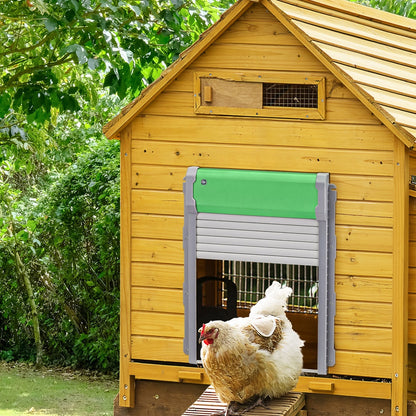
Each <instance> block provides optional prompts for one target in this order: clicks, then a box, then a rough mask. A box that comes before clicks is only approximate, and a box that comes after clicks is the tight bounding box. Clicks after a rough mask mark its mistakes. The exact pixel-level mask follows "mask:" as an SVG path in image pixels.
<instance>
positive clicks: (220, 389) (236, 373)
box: [200, 282, 303, 414]
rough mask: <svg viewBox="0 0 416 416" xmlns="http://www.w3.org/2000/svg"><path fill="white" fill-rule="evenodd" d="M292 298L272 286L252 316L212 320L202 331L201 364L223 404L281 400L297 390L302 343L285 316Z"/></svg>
mask: <svg viewBox="0 0 416 416" xmlns="http://www.w3.org/2000/svg"><path fill="white" fill-rule="evenodd" d="M291 293H292V289H291V288H288V287H284V288H282V287H281V285H280V283H278V282H273V284H272V285H271V286H270V287H269V288H268V289H267V290H266V293H265V297H264V298H263V299H261V300H260V301H259V302H258V303H257V304H256V305H254V306H253V307H252V308H251V310H250V315H249V317H247V318H234V319H231V320H229V321H225V322H224V321H211V322H208V323H207V324H205V325H204V326H203V327H202V328H201V329H200V333H201V335H200V341H201V342H202V341H203V343H202V347H201V359H202V364H203V366H204V368H205V370H206V372H207V374H208V376H209V378H210V380H211V384H212V385H213V387H214V389H215V391H216V393H217V395H218V397H219V399H220V400H221V401H222V402H224V403H228V404H231V403H235V402H236V403H248V402H250V401H252V400H255V399H257V398H260V399H265V398H276V397H280V396H282V395H284V394H286V393H287V392H289V391H290V390H291V389H293V388H294V387H295V385H296V383H297V380H298V378H299V375H300V373H301V370H302V361H303V360H302V352H301V348H302V346H303V341H302V340H301V339H300V338H299V336H298V334H297V333H296V332H295V331H294V330H293V328H292V324H291V323H290V321H289V320H288V319H287V317H286V314H285V311H286V309H287V308H286V302H287V298H288V297H289V296H290V295H291ZM227 414H228V413H227Z"/></svg>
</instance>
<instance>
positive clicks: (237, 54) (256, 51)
mask: <svg viewBox="0 0 416 416" xmlns="http://www.w3.org/2000/svg"><path fill="white" fill-rule="evenodd" d="M196 67H207V68H224V69H227V68H239V69H256V70H263V69H264V70H275V71H292V70H293V68H294V67H295V68H296V69H297V70H298V71H303V70H304V71H325V67H324V66H323V65H322V64H321V63H320V62H319V61H318V60H317V59H316V58H315V57H314V56H313V55H312V54H311V53H310V52H309V51H308V50H307V49H306V48H305V47H304V46H301V45H296V46H290V45H289V46H281V47H279V49H278V50H276V47H275V46H273V45H258V46H257V47H255V48H253V46H252V45H244V44H236V45H233V47H232V48H230V47H229V45H227V44H221V43H214V44H213V45H211V47H210V48H209V49H207V50H205V52H204V53H203V54H202V55H201V56H200V57H199V58H198V59H196V60H195V61H194V63H193V64H192V66H191V68H192V69H193V68H196Z"/></svg>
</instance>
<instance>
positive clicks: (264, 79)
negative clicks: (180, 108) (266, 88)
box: [194, 71, 326, 120]
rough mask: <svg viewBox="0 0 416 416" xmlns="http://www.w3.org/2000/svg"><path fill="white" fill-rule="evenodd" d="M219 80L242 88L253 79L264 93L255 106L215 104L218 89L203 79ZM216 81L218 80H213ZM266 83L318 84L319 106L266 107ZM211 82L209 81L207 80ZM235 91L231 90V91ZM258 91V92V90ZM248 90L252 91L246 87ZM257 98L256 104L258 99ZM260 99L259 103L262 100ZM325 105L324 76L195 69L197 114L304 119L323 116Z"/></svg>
mask: <svg viewBox="0 0 416 416" xmlns="http://www.w3.org/2000/svg"><path fill="white" fill-rule="evenodd" d="M209 79H212V80H218V82H222V83H223V84H224V83H227V82H229V83H230V84H229V85H230V86H232V87H233V88H235V89H236V90H237V89H238V88H240V89H241V88H242V90H244V85H247V83H250V84H251V86H250V87H253V86H255V85H256V84H258V86H259V91H261V92H260V94H261V96H260V99H259V97H253V103H254V104H253V106H252V107H251V106H249V105H247V104H245V105H244V106H232V105H222V106H218V105H215V101H214V97H215V90H214V89H213V88H212V87H210V86H209V85H203V81H204V80H209ZM214 82H215V81H214ZM264 83H281V84H308V85H317V86H318V107H317V108H303V107H263V104H262V85H263V84H264ZM208 84H209V82H208ZM231 92H232V91H231ZM256 93H257V92H256ZM247 94H250V91H249V88H247ZM256 101H257V104H256V103H255V102H256ZM259 102H260V103H259ZM325 109H326V94H325V78H324V77H322V76H320V77H314V76H313V75H312V76H311V75H309V74H308V75H302V74H297V73H289V72H285V73H279V74H276V73H274V74H267V73H249V72H240V71H239V72H233V73H231V72H222V71H210V72H195V74H194V110H195V113H196V114H206V115H228V116H243V117H244V116H245V117H260V118H262V117H274V118H288V119H305V120H324V119H325Z"/></svg>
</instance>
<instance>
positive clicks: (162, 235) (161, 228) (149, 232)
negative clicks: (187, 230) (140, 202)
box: [131, 214, 183, 240]
mask: <svg viewBox="0 0 416 416" xmlns="http://www.w3.org/2000/svg"><path fill="white" fill-rule="evenodd" d="M182 229H183V217H179V216H178V217H173V216H167V215H150V214H132V216H131V235H132V237H138V238H157V239H167V240H182Z"/></svg>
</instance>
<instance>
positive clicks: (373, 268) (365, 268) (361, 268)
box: [335, 250, 393, 278]
mask: <svg viewBox="0 0 416 416" xmlns="http://www.w3.org/2000/svg"><path fill="white" fill-rule="evenodd" d="M335 273H336V274H339V275H341V274H342V275H347V276H351V275H355V276H373V277H390V278H391V277H392V276H393V255H392V254H391V253H370V252H359V251H358V252H355V251H341V250H338V251H337V257H336V260H335Z"/></svg>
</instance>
